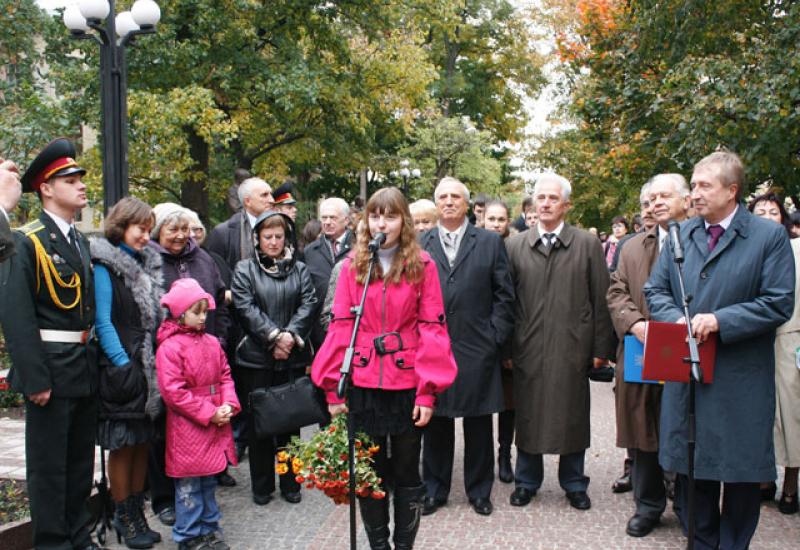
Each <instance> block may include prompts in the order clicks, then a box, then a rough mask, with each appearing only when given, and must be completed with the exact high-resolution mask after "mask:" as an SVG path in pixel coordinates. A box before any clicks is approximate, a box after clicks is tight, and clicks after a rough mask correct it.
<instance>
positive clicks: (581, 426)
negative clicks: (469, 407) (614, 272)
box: [506, 224, 614, 454]
mask: <svg viewBox="0 0 800 550" xmlns="http://www.w3.org/2000/svg"><path fill="white" fill-rule="evenodd" d="M506 247H507V248H508V257H509V263H510V265H511V276H512V279H513V281H514V290H515V292H516V296H517V300H516V302H515V315H514V338H513V341H512V342H513V343H512V362H513V364H514V405H515V407H516V433H517V436H516V444H517V446H518V447H519V448H520V449H522V450H523V451H526V452H528V453H533V454H568V453H574V452H578V451H583V450H585V449H587V448H588V447H589V443H590V442H589V435H590V434H589V379H588V376H587V375H588V371H589V369H590V368H591V367H592V359H593V358H594V357H600V358H610V357H612V354H613V351H614V349H613V341H612V340H613V333H612V330H613V329H612V327H611V319H610V318H609V314H608V306H607V305H606V292H607V291H608V266H607V265H606V262H605V258H604V256H603V248H602V245H601V244H600V241H599V240H597V237H595V236H594V235H592V234H591V233H589V232H588V231H584V230H582V229H577V228H575V227H573V226H571V225H568V224H565V225H564V228H563V229H562V230H561V234H560V235H559V237H558V239H557V240H556V242H555V243H554V244H553V246H552V247H550V248H549V249H548V248H547V247H545V246H544V245H543V244H542V242H541V239H540V238H539V231H538V228H537V227H533V228H531V229H529V230H528V231H525V232H524V233H520V234H519V235H514V236H513V237H509V238H508V239H507V240H506Z"/></svg>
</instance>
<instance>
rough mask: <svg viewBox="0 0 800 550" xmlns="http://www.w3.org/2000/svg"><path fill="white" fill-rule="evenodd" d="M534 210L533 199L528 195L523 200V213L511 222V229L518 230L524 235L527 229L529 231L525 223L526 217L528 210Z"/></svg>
mask: <svg viewBox="0 0 800 550" xmlns="http://www.w3.org/2000/svg"><path fill="white" fill-rule="evenodd" d="M532 208H533V197H531V196H530V195H527V196H526V197H525V198H524V199H522V212H521V213H520V215H519V216H517V219H516V220H514V221H513V222H511V227H513V228H514V229H516V230H517V231H518V232H520V233H522V232H523V231H525V230H526V229H528V224H527V223H526V222H525V215H526V214H527V213H528V210H530V209H532Z"/></svg>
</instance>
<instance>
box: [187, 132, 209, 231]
mask: <svg viewBox="0 0 800 550" xmlns="http://www.w3.org/2000/svg"><path fill="white" fill-rule="evenodd" d="M185 130H186V134H187V137H188V140H189V155H190V156H191V157H192V169H191V175H189V176H188V177H187V178H186V179H185V180H184V181H182V182H181V204H182V205H183V206H185V207H186V208H189V209H191V210H194V211H195V212H197V215H198V216H199V217H200V219H201V220H202V221H203V223H204V224H206V225H207V226H208V223H209V218H208V186H207V183H208V178H209V172H208V157H209V148H208V144H207V143H206V142H205V140H203V138H202V137H200V136H199V135H198V134H197V132H195V130H194V128H190V127H187V128H185Z"/></svg>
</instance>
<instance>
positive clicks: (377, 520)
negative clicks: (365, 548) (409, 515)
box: [358, 497, 391, 550]
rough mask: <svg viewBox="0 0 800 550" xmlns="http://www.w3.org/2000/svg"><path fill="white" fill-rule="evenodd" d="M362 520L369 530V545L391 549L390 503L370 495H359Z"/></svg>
mask: <svg viewBox="0 0 800 550" xmlns="http://www.w3.org/2000/svg"><path fill="white" fill-rule="evenodd" d="M358 504H359V506H358V507H359V509H360V510H361V521H363V522H364V530H365V531H366V532H367V538H368V539H369V547H370V548H372V550H391V546H389V503H388V502H387V500H386V498H382V499H380V500H378V499H374V498H370V497H358Z"/></svg>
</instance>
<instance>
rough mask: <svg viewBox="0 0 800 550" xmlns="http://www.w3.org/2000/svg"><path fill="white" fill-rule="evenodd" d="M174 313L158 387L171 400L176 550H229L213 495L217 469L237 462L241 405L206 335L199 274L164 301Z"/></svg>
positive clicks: (206, 299) (166, 325) (161, 349)
mask: <svg viewBox="0 0 800 550" xmlns="http://www.w3.org/2000/svg"><path fill="white" fill-rule="evenodd" d="M161 305H162V306H164V307H166V308H167V309H169V314H170V317H169V319H167V320H166V321H164V322H163V323H162V324H161V327H160V328H159V329H158V337H157V340H158V350H157V352H156V369H157V371H158V386H159V388H160V389H161V395H162V396H163V398H164V402H165V403H166V405H167V454H166V473H167V475H168V476H169V477H171V478H174V479H175V514H176V521H175V526H174V527H173V528H172V535H173V538H174V539H175V541H176V542H177V543H178V548H179V550H193V549H199V548H203V549H209V548H213V549H214V550H227V549H228V545H227V544H225V542H224V541H223V538H222V533H221V529H220V525H219V520H220V518H221V517H222V516H221V514H220V511H219V508H218V507H217V501H216V498H215V497H214V488H215V487H216V485H217V482H216V478H215V477H214V476H215V474H218V473H219V472H221V471H222V470H224V469H225V468H226V466H227V464H228V462H230V463H231V464H233V465H236V463H237V462H236V452H235V450H234V445H233V435H232V433H231V426H230V421H231V417H233V416H234V415H236V414H237V413H238V412H239V410H240V408H241V407H240V406H239V400H238V399H237V398H236V393H235V391H234V388H233V380H232V378H231V370H230V367H229V366H228V361H227V360H226V359H225V352H224V351H223V350H222V347H221V346H220V344H219V340H217V339H216V338H215V337H213V336H211V335H209V334H206V333H205V320H206V314H207V313H208V310H210V309H214V307H215V305H214V298H212V297H211V295H210V294H208V293H207V292H206V291H204V290H203V289H202V288H201V287H200V284H199V283H198V282H197V281H195V280H194V279H178V280H177V281H175V282H174V283H173V284H172V287H171V288H170V290H169V292H168V293H167V294H165V295H164V296H163V297H162V299H161Z"/></svg>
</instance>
